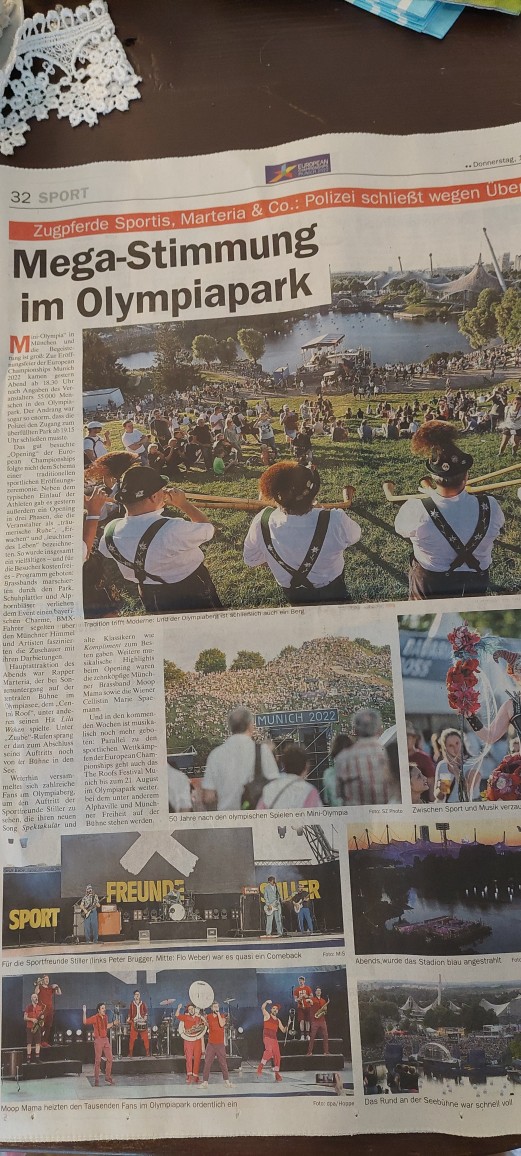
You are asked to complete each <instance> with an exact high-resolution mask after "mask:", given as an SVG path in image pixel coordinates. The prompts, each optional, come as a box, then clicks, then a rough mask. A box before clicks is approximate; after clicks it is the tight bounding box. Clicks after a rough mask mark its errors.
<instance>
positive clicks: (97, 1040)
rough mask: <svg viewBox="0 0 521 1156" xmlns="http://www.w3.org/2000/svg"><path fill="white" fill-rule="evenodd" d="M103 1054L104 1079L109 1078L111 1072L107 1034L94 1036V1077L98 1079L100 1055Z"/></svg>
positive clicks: (110, 1054)
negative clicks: (104, 1062) (104, 1063)
mask: <svg viewBox="0 0 521 1156" xmlns="http://www.w3.org/2000/svg"><path fill="white" fill-rule="evenodd" d="M102 1056H105V1060H106V1065H105V1079H106V1080H110V1074H111V1072H112V1048H111V1046H110V1041H109V1038H108V1036H99V1037H96V1036H94V1079H95V1080H99V1074H100V1067H101V1057H102Z"/></svg>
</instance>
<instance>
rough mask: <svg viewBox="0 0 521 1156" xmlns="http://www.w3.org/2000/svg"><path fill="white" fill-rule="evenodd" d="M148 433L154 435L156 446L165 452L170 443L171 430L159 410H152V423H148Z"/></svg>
mask: <svg viewBox="0 0 521 1156" xmlns="http://www.w3.org/2000/svg"><path fill="white" fill-rule="evenodd" d="M150 432H151V433H153V434H154V437H155V439H156V441H157V444H158V446H160V447H161V449H163V450H165V449H166V447H167V445H168V443H169V441H170V434H171V433H172V430H171V427H170V424H169V422H168V418H167V417H165V415H164V414H163V413H161V410H160V409H155V410H154V414H153V417H152V421H151V422H150Z"/></svg>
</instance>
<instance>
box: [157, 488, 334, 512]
mask: <svg viewBox="0 0 521 1156" xmlns="http://www.w3.org/2000/svg"><path fill="white" fill-rule="evenodd" d="M167 489H168V487H167ZM184 493H185V496H186V497H187V498H188V500H189V501H190V502H195V503H196V504H197V505H198V506H207V507H209V508H210V509H213V510H249V511H251V513H258V512H259V511H260V510H263V509H264V508H265V506H269V505H270V503H269V502H264V501H261V500H260V499H257V498H239V497H232V495H231V494H230V495H224V494H199V493H193V492H192V493H190V491H189V490H184ZM355 496H356V490H355V489H354V487H353V486H349V485H347V486H344V487H343V490H342V499H341V500H339V501H338V502H318V506H319V507H320V509H322V510H350V509H351V506H352V504H353V498H354V497H355Z"/></svg>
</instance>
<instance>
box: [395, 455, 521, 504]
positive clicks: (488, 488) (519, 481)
mask: <svg viewBox="0 0 521 1156" xmlns="http://www.w3.org/2000/svg"><path fill="white" fill-rule="evenodd" d="M512 470H516V471H517V477H515V478H510V479H505V480H501V481H497V479H498V478H501V479H503V477H504V474H509V473H511V472H512ZM492 479H496V480H492ZM520 485H521V462H514V464H513V465H511V466H505V467H504V468H503V469H500V470H490V471H489V473H488V474H479V476H478V477H476V478H469V479H468V481H467V484H466V486H465V489H466V491H467V493H468V494H490V493H491V492H492V491H493V490H504V489H508V488H509V487H510V486H520ZM435 488H436V486H435V484H434V482H433V481H432V478H430V477H425V478H421V480H420V484H419V486H418V493H416V494H397V493H396V486H395V483H394V482H390V481H389V482H384V483H383V491H384V495H385V498H386V500H387V501H388V502H393V503H396V502H408V501H409V498H424V497H425V496H426V494H428V493H429V490H433V489H435Z"/></svg>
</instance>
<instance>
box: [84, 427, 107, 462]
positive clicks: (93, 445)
mask: <svg viewBox="0 0 521 1156" xmlns="http://www.w3.org/2000/svg"><path fill="white" fill-rule="evenodd" d="M102 429H103V426H102V424H101V422H100V421H89V423H88V425H87V433H86V435H85V437H84V439H83V457H84V461H85V465H86V466H88V465H89V464H90V463H91V462H95V461H96V460H97V459H98V458H102V457H103V456H104V454H107V453H108V452H109V450H110V434H109V431H108V430H105V433H104V434H103V435H102V432H101V431H102Z"/></svg>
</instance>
